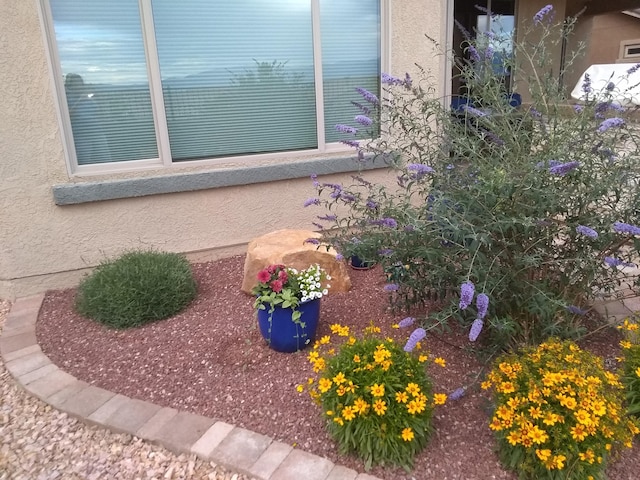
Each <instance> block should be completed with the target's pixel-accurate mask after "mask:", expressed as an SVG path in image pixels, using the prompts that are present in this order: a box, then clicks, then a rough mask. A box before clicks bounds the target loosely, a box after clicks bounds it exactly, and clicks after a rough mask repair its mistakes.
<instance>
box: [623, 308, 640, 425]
mask: <svg viewBox="0 0 640 480" xmlns="http://www.w3.org/2000/svg"><path fill="white" fill-rule="evenodd" d="M618 328H619V329H620V330H622V331H623V332H624V333H625V334H626V336H627V338H625V339H624V340H622V342H620V343H621V345H622V354H623V358H622V372H621V373H620V375H621V377H622V384H623V385H624V387H625V391H626V399H627V408H628V411H629V413H630V414H632V415H635V416H636V417H638V418H640V317H638V316H637V315H636V316H634V317H633V318H632V319H625V321H624V323H623V324H622V325H620V326H619V327H618Z"/></svg>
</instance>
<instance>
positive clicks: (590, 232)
mask: <svg viewBox="0 0 640 480" xmlns="http://www.w3.org/2000/svg"><path fill="white" fill-rule="evenodd" d="M576 232H578V233H579V234H580V235H584V236H585V237H589V238H598V232H596V231H595V230H594V229H593V228H589V227H585V226H584V225H578V226H577V227H576Z"/></svg>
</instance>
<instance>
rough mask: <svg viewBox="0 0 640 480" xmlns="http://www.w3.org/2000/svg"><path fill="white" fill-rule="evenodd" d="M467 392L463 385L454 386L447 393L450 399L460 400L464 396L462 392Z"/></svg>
mask: <svg viewBox="0 0 640 480" xmlns="http://www.w3.org/2000/svg"><path fill="white" fill-rule="evenodd" d="M466 392H467V389H466V388H464V387H460V388H456V389H455V390H454V391H453V393H451V395H449V399H450V400H460V399H461V398H462V397H464V394H465V393H466Z"/></svg>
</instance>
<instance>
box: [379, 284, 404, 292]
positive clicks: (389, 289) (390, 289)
mask: <svg viewBox="0 0 640 480" xmlns="http://www.w3.org/2000/svg"><path fill="white" fill-rule="evenodd" d="M383 288H384V291H385V292H397V291H398V289H399V288H400V287H399V286H398V285H397V284H395V283H388V284H386V285H385V286H384V287H383Z"/></svg>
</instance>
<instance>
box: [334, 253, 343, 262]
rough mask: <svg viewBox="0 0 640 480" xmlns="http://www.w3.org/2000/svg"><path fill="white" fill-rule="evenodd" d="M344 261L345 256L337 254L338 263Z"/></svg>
mask: <svg viewBox="0 0 640 480" xmlns="http://www.w3.org/2000/svg"><path fill="white" fill-rule="evenodd" d="M342 260H344V255H342V254H341V253H336V261H337V262H341V261H342Z"/></svg>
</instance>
